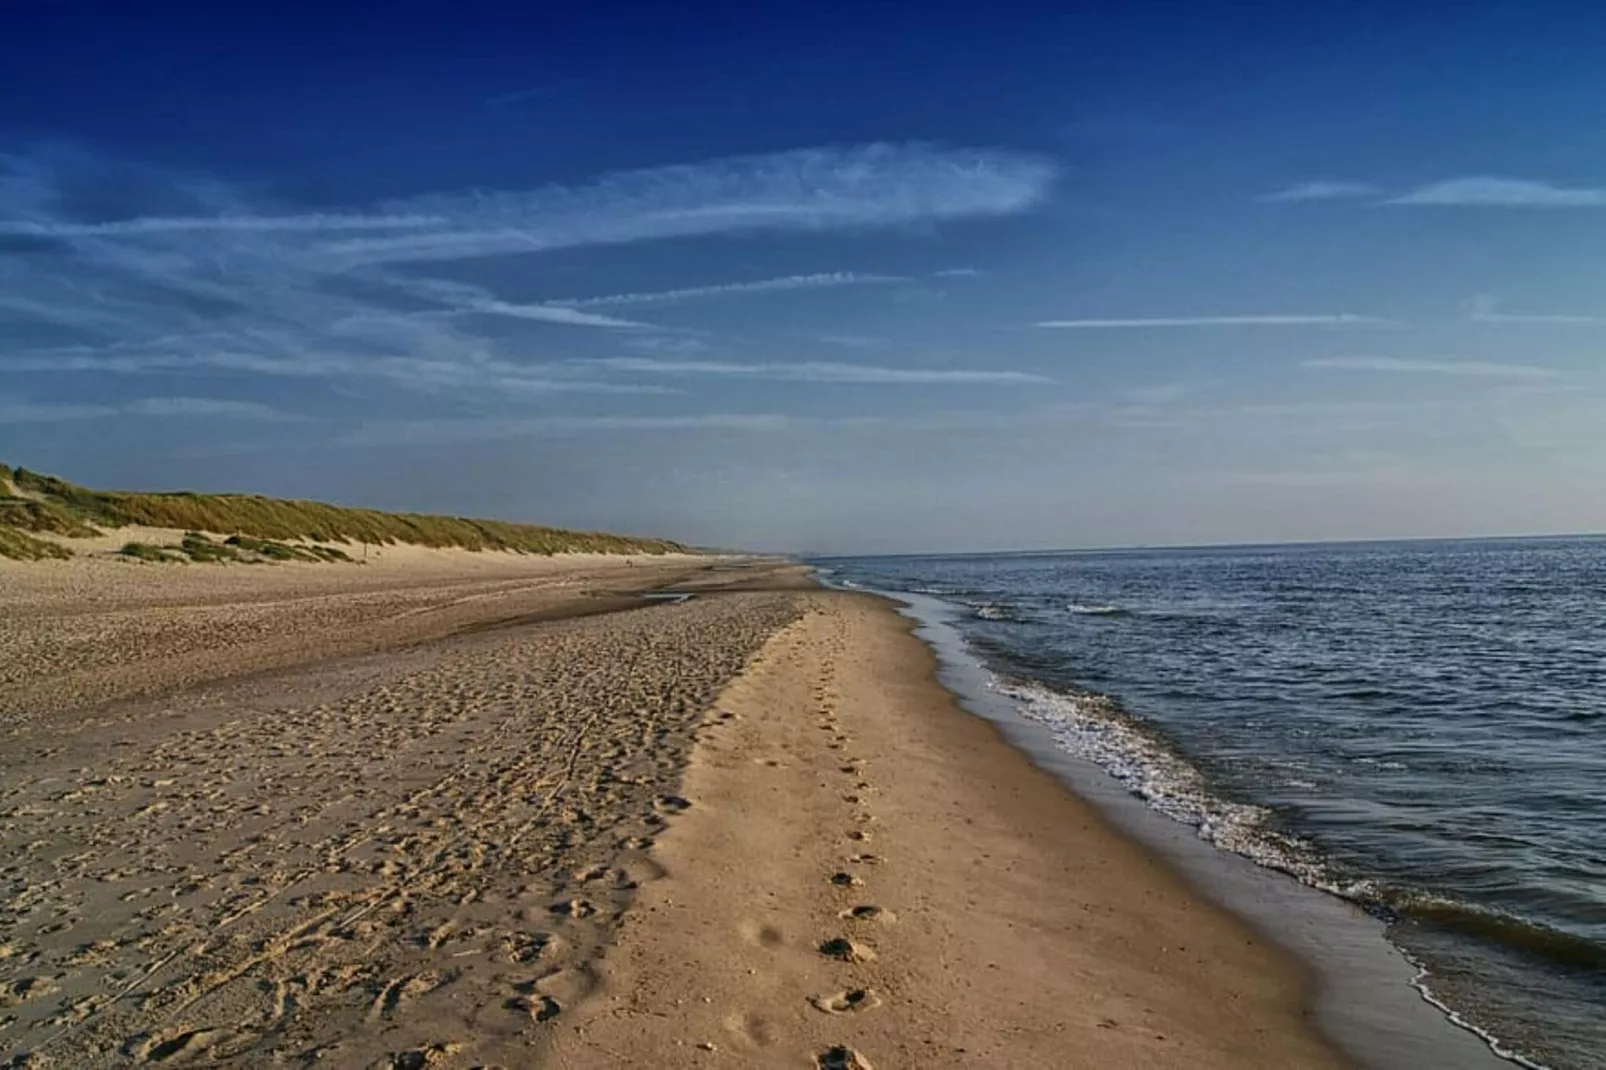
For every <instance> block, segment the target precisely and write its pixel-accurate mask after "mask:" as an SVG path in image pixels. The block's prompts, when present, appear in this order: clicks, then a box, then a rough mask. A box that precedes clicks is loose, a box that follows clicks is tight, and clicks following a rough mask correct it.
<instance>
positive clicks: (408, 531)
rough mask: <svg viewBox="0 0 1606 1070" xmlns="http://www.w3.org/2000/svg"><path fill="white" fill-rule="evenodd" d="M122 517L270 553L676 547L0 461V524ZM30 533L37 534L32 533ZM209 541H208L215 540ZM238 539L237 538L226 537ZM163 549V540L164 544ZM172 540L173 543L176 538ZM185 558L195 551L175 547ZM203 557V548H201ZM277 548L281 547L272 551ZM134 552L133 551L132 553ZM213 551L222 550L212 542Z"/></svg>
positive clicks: (86, 529) (73, 526) (64, 531)
mask: <svg viewBox="0 0 1606 1070" xmlns="http://www.w3.org/2000/svg"><path fill="white" fill-rule="evenodd" d="M131 524H138V525H145V526H148V527H158V528H176V529H178V530H180V531H188V532H192V533H198V532H203V531H210V532H218V533H229V534H231V535H232V536H234V538H235V540H238V539H251V540H256V541H258V542H261V543H263V544H264V546H270V544H271V547H272V548H267V549H263V548H256V549H251V548H249V547H247V548H246V549H248V550H250V552H252V553H256V554H261V555H263V556H266V557H269V558H276V559H286V560H293V559H296V558H297V557H302V558H303V559H311V560H326V561H332V560H340V559H341V557H342V556H344V557H346V558H348V559H349V556H350V555H349V554H346V553H345V551H341V550H337V549H335V548H334V547H329V546H324V547H308V546H299V545H298V546H293V547H292V546H288V545H286V544H287V543H307V542H311V543H345V544H348V545H349V544H352V543H374V544H378V545H385V544H391V543H409V544H413V545H417V546H432V547H455V548H460V549H464V550H510V551H516V552H520V553H533V554H556V553H613V554H661V553H674V552H680V551H684V550H685V547H683V546H681V545H679V544H678V543H674V542H670V541H668V540H665V539H640V538H631V537H628V536H623V535H610V534H607V533H604V532H595V531H567V530H564V529H561V528H549V527H543V526H540V525H535V524H515V523H511V522H509V521H505V520H476V519H470V518H467V517H456V516H431V515H428V514H422V513H386V512H381V511H379V510H377V509H356V508H349V507H346V506H338V505H326V504H324V503H323V502H311V501H298V500H291V499H283V498H267V497H263V496H262V495H257V494H193V493H189V492H174V493H160V494H150V493H132V492H126V491H100V490H91V489H89V488H87V487H80V486H78V485H77V484H74V483H69V482H67V481H66V480H63V479H58V478H56V477H55V476H46V475H40V474H39V473H37V472H30V471H28V470H27V469H26V468H15V469H12V468H8V467H7V466H5V465H3V464H0V528H11V529H14V530H15V531H16V532H18V533H20V532H24V531H31V532H51V533H55V534H59V535H66V536H69V537H83V536H88V535H95V534H99V532H98V531H97V530H96V529H97V528H120V527H125V526H128V525H131ZM34 541H36V542H37V541H39V540H34ZM214 545H215V544H214ZM234 545H235V546H236V547H239V546H240V543H239V542H238V541H236V542H234ZM170 549H171V548H170ZM178 549H180V550H182V549H183V548H182V547H179V548H178ZM184 553H185V555H186V556H188V557H190V558H191V559H199V558H197V557H196V555H195V554H194V553H190V552H189V551H184ZM201 553H202V556H203V557H205V556H206V555H207V554H209V553H211V551H207V550H205V549H202V550H201ZM281 555H283V556H281ZM131 556H134V555H131ZM211 559H213V560H222V559H226V558H225V556H224V555H223V554H222V553H221V551H219V552H218V553H217V555H216V556H214V557H212V558H211Z"/></svg>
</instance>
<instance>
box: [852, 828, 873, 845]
mask: <svg viewBox="0 0 1606 1070" xmlns="http://www.w3.org/2000/svg"><path fill="white" fill-rule="evenodd" d="M848 839H850V840H857V841H859V842H860V843H865V842H868V841H869V840H870V839H871V836H870V830H869V829H854V830H853V831H852V832H850V833H848Z"/></svg>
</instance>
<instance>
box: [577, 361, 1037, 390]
mask: <svg viewBox="0 0 1606 1070" xmlns="http://www.w3.org/2000/svg"><path fill="white" fill-rule="evenodd" d="M586 363H587V364H588V365H589V366H595V367H600V368H606V369H608V370H610V371H616V372H620V371H622V372H638V373H641V374H646V375H701V376H715V377H724V378H737V379H772V380H779V381H783V382H793V383H865V384H869V383H883V384H906V385H954V386H966V385H969V386H983V385H1021V384H1027V383H1048V382H1052V380H1050V379H1047V378H1045V377H1044V376H1041V375H1033V374H1030V373H1028V372H1017V371H974V370H967V369H954V368H884V367H876V366H874V365H865V364H838V363H833V362H830V361H804V362H801V363H796V364H770V363H765V364H748V363H737V362H730V361H715V360H676V361H668V360H647V359H644V358H635V357H614V358H609V359H605V360H598V361H588V362H586Z"/></svg>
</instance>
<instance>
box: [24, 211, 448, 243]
mask: <svg viewBox="0 0 1606 1070" xmlns="http://www.w3.org/2000/svg"><path fill="white" fill-rule="evenodd" d="M449 222H450V220H448V219H447V218H446V217H445V216H438V215H320V214H316V213H315V214H311V215H290V216H255V215H219V216H179V217H169V218H163V217H161V216H152V217H145V218H140V219H121V220H116V221H113V222H109V223H50V222H37V221H33V220H25V219H12V220H3V219H0V234H7V235H22V236H24V237H40V238H136V237H140V236H142V235H147V234H183V233H194V232H205V231H217V232H225V233H226V232H228V231H244V232H251V231H256V232H272V231H288V232H297V231H301V232H314V233H316V232H320V231H346V230H407V229H410V228H415V227H441V226H445V225H446V224H447V223H449Z"/></svg>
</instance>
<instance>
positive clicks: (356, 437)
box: [0, 410, 809, 446]
mask: <svg viewBox="0 0 1606 1070" xmlns="http://www.w3.org/2000/svg"><path fill="white" fill-rule="evenodd" d="M0 411H3V410H0ZM808 422H809V421H806V420H804V421H800V420H799V419H798V418H797V417H792V416H787V415H784V414H782V413H692V414H687V415H682V416H633V415H621V416H537V417H518V418H482V417H472V418H465V419H453V418H446V419H432V420H414V421H405V420H389V421H379V422H374V423H368V424H364V425H362V426H361V427H358V428H356V429H355V430H353V431H351V432H349V433H347V434H345V435H343V436H341V439H340V441H341V442H342V443H343V444H346V445H352V446H391V445H402V444H407V445H421V444H443V443H456V442H480V441H496V440H500V439H507V438H524V437H534V436H539V435H562V434H579V433H586V432H600V433H620V432H630V431H642V432H648V431H650V432H665V431H688V432H697V431H738V432H752V433H764V432H775V431H786V430H791V429H793V428H796V427H797V426H799V425H800V424H802V423H808Z"/></svg>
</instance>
